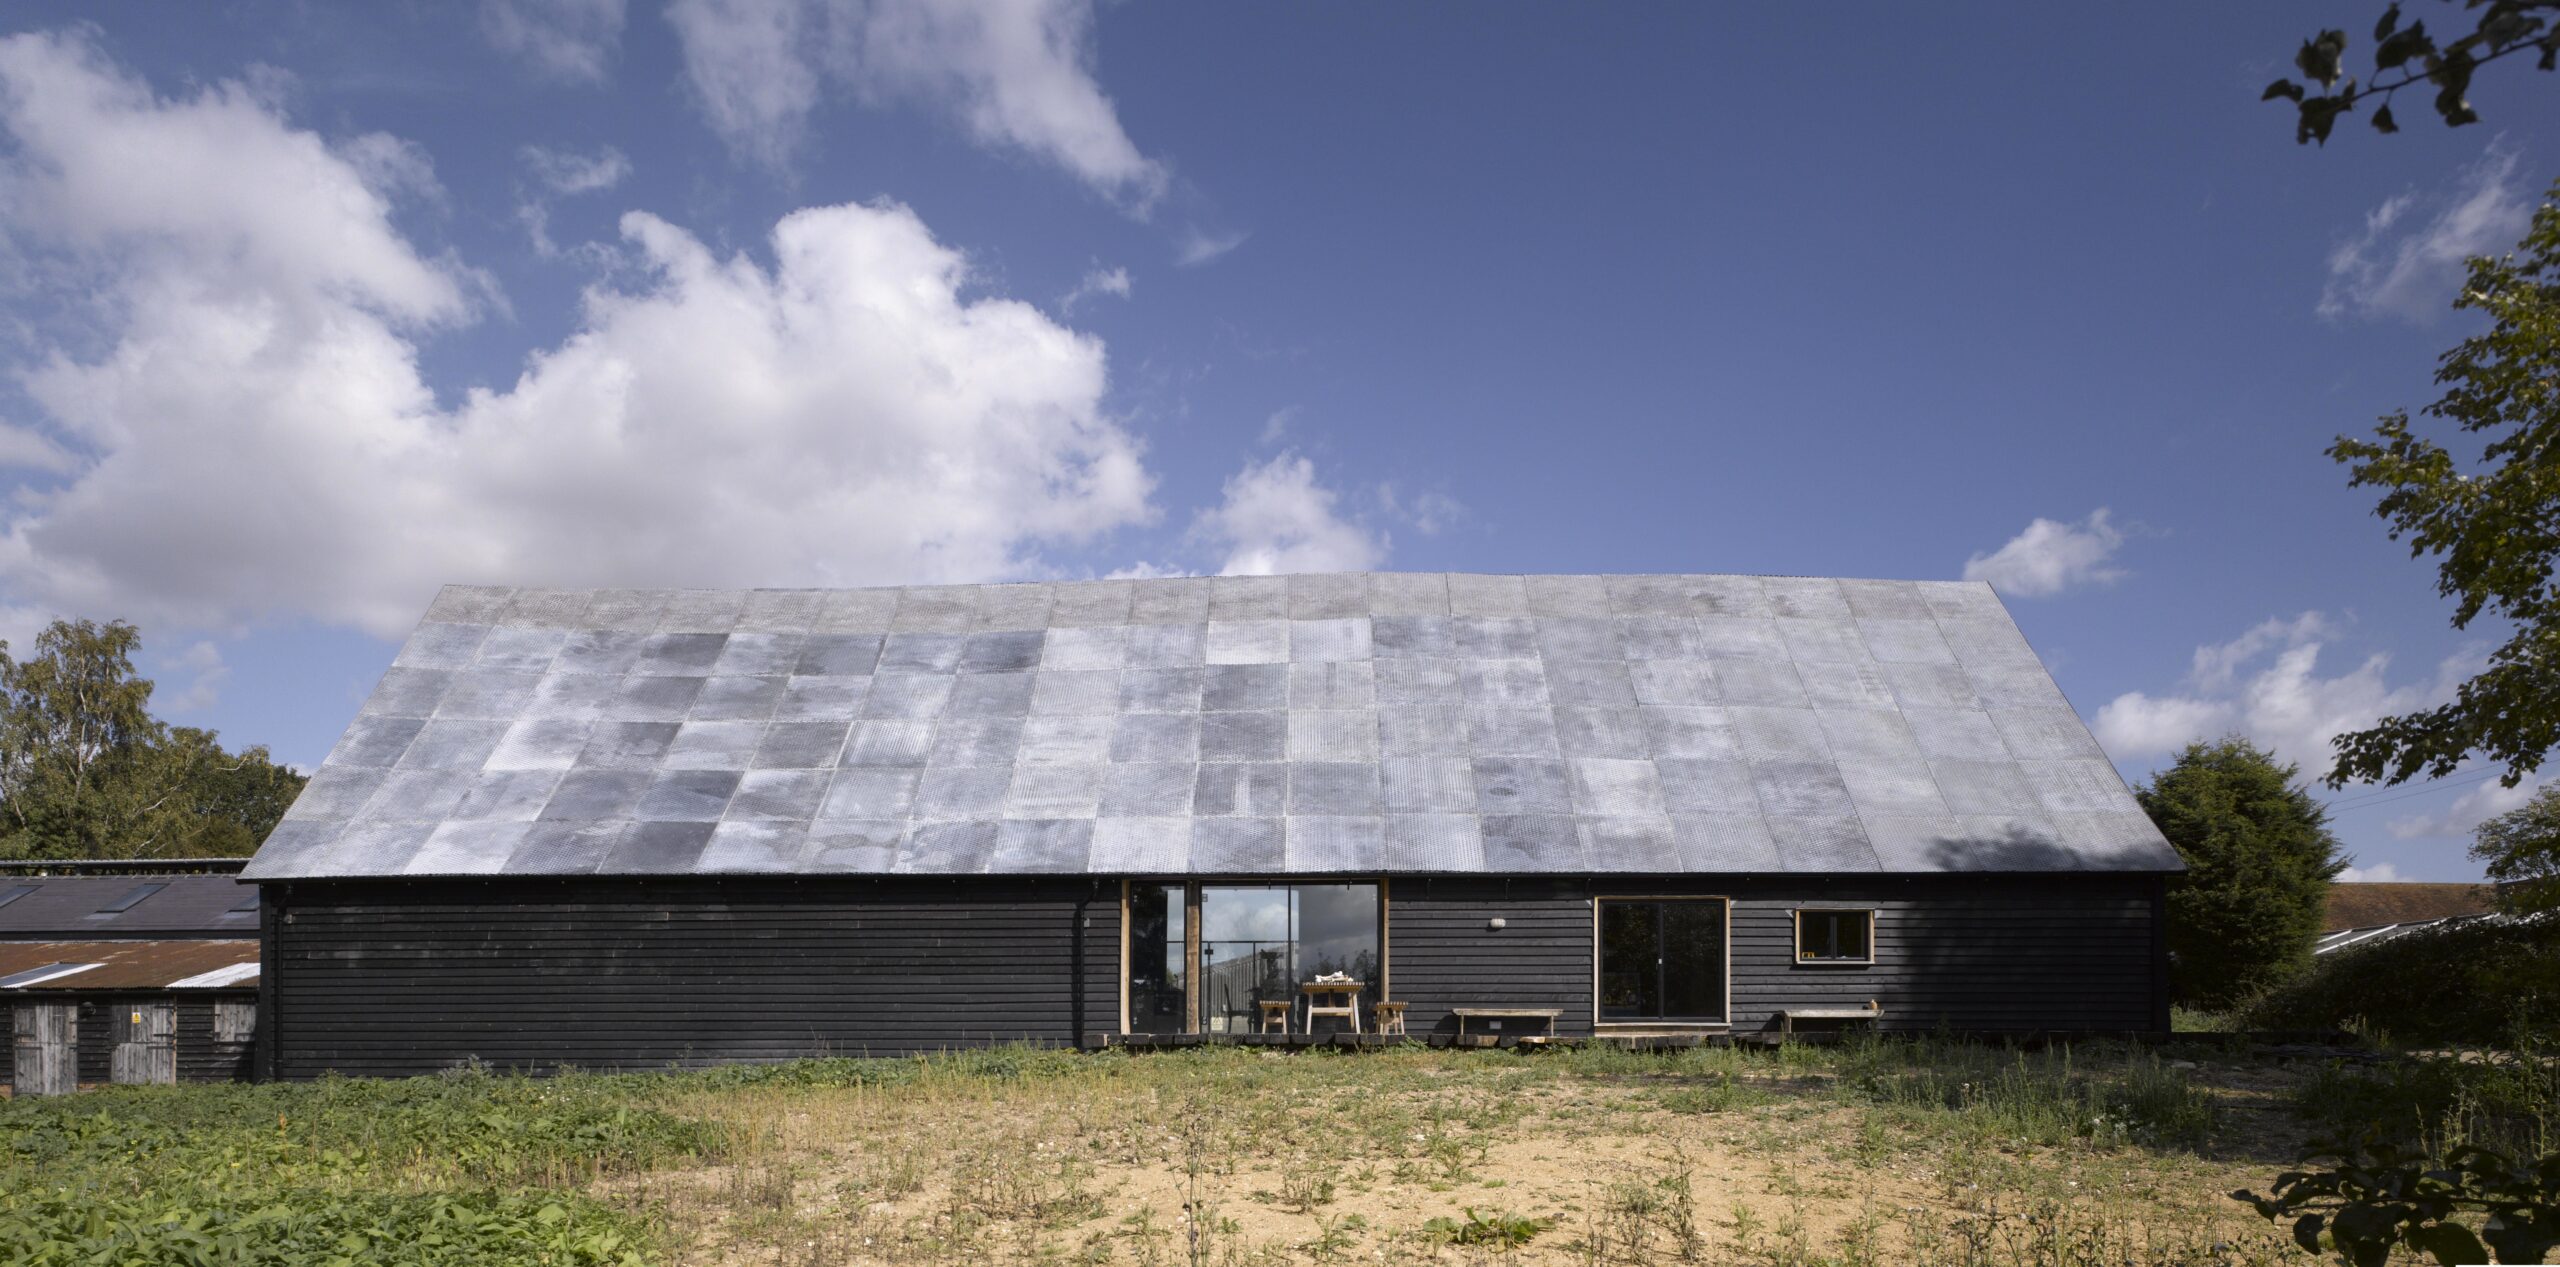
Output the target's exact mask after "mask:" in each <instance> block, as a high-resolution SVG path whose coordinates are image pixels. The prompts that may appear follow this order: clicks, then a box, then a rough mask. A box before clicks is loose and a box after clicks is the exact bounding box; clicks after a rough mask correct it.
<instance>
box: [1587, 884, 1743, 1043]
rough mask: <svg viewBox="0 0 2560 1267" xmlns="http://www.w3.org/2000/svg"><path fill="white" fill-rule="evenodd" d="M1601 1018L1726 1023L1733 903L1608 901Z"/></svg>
mask: <svg viewBox="0 0 2560 1267" xmlns="http://www.w3.org/2000/svg"><path fill="white" fill-rule="evenodd" d="M1599 950H1600V981H1599V986H1600V1019H1601V1020H1604V1021H1686V1022H1708V1023H1721V1022H1723V1021H1724V1020H1725V1019H1726V1018H1725V901H1724V899H1723V898H1670V899H1659V900H1651V901H1647V900H1635V901H1629V900H1624V899H1617V898H1603V899H1601V901H1600V947H1599Z"/></svg>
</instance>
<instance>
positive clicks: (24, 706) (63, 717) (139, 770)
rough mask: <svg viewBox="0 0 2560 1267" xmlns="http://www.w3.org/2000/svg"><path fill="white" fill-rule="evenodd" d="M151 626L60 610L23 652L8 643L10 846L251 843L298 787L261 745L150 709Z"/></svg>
mask: <svg viewBox="0 0 2560 1267" xmlns="http://www.w3.org/2000/svg"><path fill="white" fill-rule="evenodd" d="M140 646H141V635H140V634H139V633H137V632H136V631H135V629H134V627H133V626H131V625H128V624H125V623H123V622H121V621H114V622H109V623H106V624H99V623H96V622H94V621H86V620H82V621H56V622H54V623H53V624H52V625H50V626H48V627H47V628H46V629H45V630H44V632H43V633H40V634H38V635H37V636H36V640H35V646H34V648H33V651H34V654H33V655H30V656H28V657H27V658H25V659H23V660H22V659H18V658H15V657H13V656H11V655H10V654H9V649H8V645H7V644H6V643H0V856H7V857H15V858H150V857H161V858H168V857H201V856H237V855H242V854H247V853H251V852H254V851H255V850H256V849H257V846H258V842H259V841H261V840H263V839H265V838H266V834H267V833H268V832H269V831H271V830H273V829H274V827H275V824H276V820H278V819H279V818H281V817H283V815H284V811H285V809H286V808H287V807H288V806H290V805H291V804H292V803H293V798H294V797H295V796H296V795H297V794H299V793H300V792H301V790H302V784H303V781H304V780H303V778H302V776H301V775H298V774H295V773H294V772H293V771H291V770H289V769H286V768H285V767H283V766H279V765H277V764H275V762H273V761H272V760H270V759H269V758H268V755H267V750H266V749H264V748H250V749H247V750H246V751H243V752H238V753H233V752H229V751H227V750H225V749H224V748H223V747H222V745H221V743H220V742H219V740H218V738H217V737H216V736H215V735H214V733H213V732H211V731H207V730H197V729H193V728H190V727H175V728H172V727H169V726H166V725H163V724H162V723H161V722H160V721H159V720H158V719H156V718H154V717H152V716H151V713H150V708H149V705H150V701H151V682H150V681H149V680H148V679H146V678H143V677H140V676H137V675H136V674H135V672H134V668H133V657H134V653H135V652H136V651H137V650H138V649H139V648H140Z"/></svg>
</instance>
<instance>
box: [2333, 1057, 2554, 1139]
mask: <svg viewBox="0 0 2560 1267" xmlns="http://www.w3.org/2000/svg"><path fill="white" fill-rule="evenodd" d="M2293 1105H2294V1111H2295V1112H2296V1113H2298V1114H2300V1115H2301V1117H2302V1119H2303V1120H2304V1122H2306V1123H2307V1124H2309V1126H2310V1133H2311V1135H2312V1136H2313V1137H2315V1138H2319V1139H2325V1140H2333V1141H2342V1142H2343V1141H2356V1140H2364V1141H2372V1142H2379V1143H2384V1144H2390V1145H2394V1146H2405V1147H2417V1148H2422V1149H2428V1150H2431V1151H2433V1152H2435V1153H2437V1154H2439V1155H2442V1154H2445V1153H2449V1152H2450V1151H2451V1150H2453V1149H2455V1148H2461V1147H2466V1146H2468V1147H2478V1148H2489V1149H2495V1150H2498V1151H2502V1152H2509V1153H2515V1154H2520V1155H2524V1156H2539V1155H2542V1154H2544V1153H2549V1152H2553V1151H2555V1150H2560V1054H2555V1053H2554V1052H2552V1051H2551V1050H2550V1049H2549V1048H2548V1047H2547V1046H2545V1045H2543V1044H2541V1043H2536V1042H2528V1043H2526V1044H2524V1045H2523V1046H2521V1047H2518V1048H2516V1049H2514V1050H2512V1051H2503V1052H2492V1053H2477V1054H2474V1055H2472V1056H2469V1057H2456V1056H2436V1057H2426V1058H2405V1059H2400V1060H2393V1061H2389V1062H2386V1063H2382V1064H2377V1065H2346V1064H2331V1065H2329V1066H2327V1067H2326V1068H2323V1069H2319V1070H2317V1071H2314V1072H2313V1073H2312V1074H2311V1076H2310V1077H2309V1078H2307V1079H2305V1080H2304V1081H2303V1083H2302V1084H2301V1085H2300V1086H2299V1087H2298V1088H2296V1089H2295V1091H2294V1093H2293Z"/></svg>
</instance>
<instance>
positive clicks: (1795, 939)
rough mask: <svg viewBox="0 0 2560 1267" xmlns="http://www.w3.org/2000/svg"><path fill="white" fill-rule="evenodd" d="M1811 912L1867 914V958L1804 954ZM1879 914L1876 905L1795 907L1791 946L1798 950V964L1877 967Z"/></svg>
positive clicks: (1814, 966) (1809, 966)
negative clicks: (1805, 933) (1805, 926)
mask: <svg viewBox="0 0 2560 1267" xmlns="http://www.w3.org/2000/svg"><path fill="white" fill-rule="evenodd" d="M1807 915H1863V916H1865V917H1866V920H1867V953H1866V955H1865V956H1864V957H1862V958H1857V959H1851V958H1847V957H1845V956H1840V957H1831V956H1821V955H1807V954H1805V953H1804V917H1805V916H1807ZM1876 915H1877V911H1876V908H1875V907H1872V906H1799V907H1797V908H1795V911H1794V916H1793V919H1792V921H1791V922H1792V925H1793V931H1792V936H1791V937H1790V939H1789V942H1790V946H1791V948H1792V949H1793V951H1794V952H1795V959H1796V966H1797V967H1800V968H1872V967H1874V966H1875V964H1876V924H1877V919H1876Z"/></svg>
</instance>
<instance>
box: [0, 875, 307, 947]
mask: <svg viewBox="0 0 2560 1267" xmlns="http://www.w3.org/2000/svg"><path fill="white" fill-rule="evenodd" d="M150 885H159V886H161V887H160V888H159V889H157V890H156V891H154V892H152V893H150V894H149V895H148V896H145V897H143V898H142V899H141V900H140V901H136V902H133V903H132V905H131V906H129V907H127V908H126V909H124V910H120V911H118V910H109V909H108V908H109V907H115V906H123V905H125V903H126V902H127V901H128V900H130V899H132V898H133V897H134V895H135V894H136V893H137V892H139V891H140V890H142V889H143V888H145V887H146V886H150ZM22 888H23V889H25V890H26V891H25V892H24V893H20V894H19V895H18V896H17V897H14V898H11V897H9V895H10V894H11V893H16V892H18V890H20V889H22ZM257 892H258V891H257V889H256V888H255V887H254V886H251V885H246V884H242V883H240V882H239V881H238V880H237V879H234V878H233V877H231V876H228V875H70V876H64V875H41V876H17V875H0V899H6V900H5V901H0V940H25V939H28V938H75V939H78V940H81V941H95V940H101V939H106V938H117V937H169V936H173V935H175V936H188V935H193V936H199V937H242V936H255V935H256V933H257V931H258V912H257V908H256V907H255V906H254V905H251V906H250V909H248V910H246V911H235V910H233V909H232V908H234V907H237V906H240V905H243V904H244V903H252V902H253V900H254V899H255V898H256V896H257Z"/></svg>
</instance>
